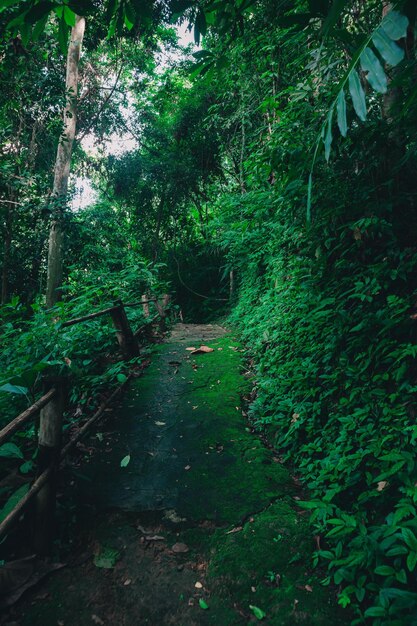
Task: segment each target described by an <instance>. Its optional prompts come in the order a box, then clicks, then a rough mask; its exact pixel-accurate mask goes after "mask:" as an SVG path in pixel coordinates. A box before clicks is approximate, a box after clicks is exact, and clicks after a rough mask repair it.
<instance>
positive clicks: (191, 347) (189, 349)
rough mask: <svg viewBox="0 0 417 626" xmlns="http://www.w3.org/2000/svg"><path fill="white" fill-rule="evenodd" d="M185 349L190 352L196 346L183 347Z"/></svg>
mask: <svg viewBox="0 0 417 626" xmlns="http://www.w3.org/2000/svg"><path fill="white" fill-rule="evenodd" d="M185 349H186V350H188V352H191V351H193V350H195V349H196V348H195V347H194V346H190V347H189V348H185Z"/></svg>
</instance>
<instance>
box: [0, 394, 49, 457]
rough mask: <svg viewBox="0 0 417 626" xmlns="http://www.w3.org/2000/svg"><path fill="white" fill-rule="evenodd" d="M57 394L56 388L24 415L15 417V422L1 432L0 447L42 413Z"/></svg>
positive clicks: (24, 412)
mask: <svg viewBox="0 0 417 626" xmlns="http://www.w3.org/2000/svg"><path fill="white" fill-rule="evenodd" d="M55 393H56V389H55V388H52V389H50V390H49V391H48V393H46V394H45V395H44V396H42V398H39V400H37V402H35V403H34V404H32V406H30V407H29V408H28V409H26V411H23V413H21V414H20V415H18V416H17V417H15V418H14V420H12V421H11V422H10V423H9V424H7V426H5V427H4V428H3V429H2V430H0V445H1V444H2V443H3V442H4V441H5V440H6V439H8V438H9V437H11V436H12V435H13V433H15V432H16V431H17V430H19V428H20V427H21V426H22V425H23V424H25V423H26V422H28V421H29V420H30V418H31V417H33V416H34V415H36V413H37V412H38V411H40V409H42V408H43V407H44V406H45V405H46V404H48V402H49V401H50V400H52V398H53V397H54V395H55Z"/></svg>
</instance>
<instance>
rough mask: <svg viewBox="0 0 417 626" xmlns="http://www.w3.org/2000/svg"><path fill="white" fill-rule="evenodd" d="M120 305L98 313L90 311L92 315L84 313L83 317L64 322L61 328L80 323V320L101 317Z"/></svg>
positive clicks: (84, 320)
mask: <svg viewBox="0 0 417 626" xmlns="http://www.w3.org/2000/svg"><path fill="white" fill-rule="evenodd" d="M118 308H119V306H111V307H109V308H108V309H103V310H102V311H98V312H97V313H90V315H83V317H76V318H74V319H73V320H68V321H67V322H63V323H62V324H61V328H67V327H68V326H74V324H79V323H80V322H86V321H87V320H92V319H94V318H95V317H101V316H102V315H107V313H110V315H111V313H112V311H115V310H116V309H118Z"/></svg>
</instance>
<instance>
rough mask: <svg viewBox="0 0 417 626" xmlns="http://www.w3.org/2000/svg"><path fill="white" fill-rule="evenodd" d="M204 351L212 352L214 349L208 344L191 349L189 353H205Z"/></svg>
mask: <svg viewBox="0 0 417 626" xmlns="http://www.w3.org/2000/svg"><path fill="white" fill-rule="evenodd" d="M206 352H214V349H213V348H209V347H208V346H200V347H199V348H197V349H196V350H193V351H192V352H191V354H205V353H206Z"/></svg>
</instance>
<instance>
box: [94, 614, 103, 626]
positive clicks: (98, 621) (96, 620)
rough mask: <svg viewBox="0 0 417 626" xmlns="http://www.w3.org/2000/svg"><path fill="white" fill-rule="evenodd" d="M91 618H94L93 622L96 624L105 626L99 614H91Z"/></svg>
mask: <svg viewBox="0 0 417 626" xmlns="http://www.w3.org/2000/svg"><path fill="white" fill-rule="evenodd" d="M91 619H92V620H93V622H94V623H95V624H99V626H103V625H104V622H103V620H102V619H101V617H99V616H98V615H92V616H91Z"/></svg>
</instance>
